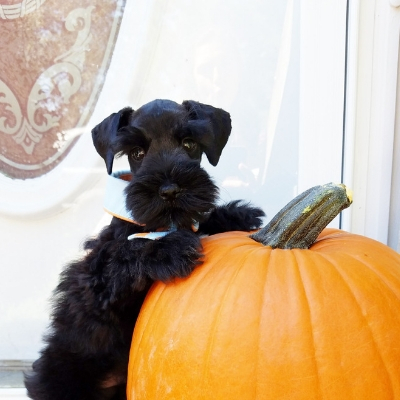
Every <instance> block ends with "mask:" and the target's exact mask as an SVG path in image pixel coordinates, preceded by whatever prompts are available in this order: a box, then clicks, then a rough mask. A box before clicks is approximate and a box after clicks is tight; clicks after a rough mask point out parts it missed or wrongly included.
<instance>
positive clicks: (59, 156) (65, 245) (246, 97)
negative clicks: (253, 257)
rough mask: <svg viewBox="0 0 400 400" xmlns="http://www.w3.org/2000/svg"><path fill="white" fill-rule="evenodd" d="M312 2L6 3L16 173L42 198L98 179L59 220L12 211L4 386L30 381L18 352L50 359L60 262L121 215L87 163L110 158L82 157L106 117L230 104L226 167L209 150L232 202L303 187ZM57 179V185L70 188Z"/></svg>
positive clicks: (5, 134)
mask: <svg viewBox="0 0 400 400" xmlns="http://www.w3.org/2000/svg"><path fill="white" fill-rule="evenodd" d="M28 4H29V6H28ZM299 7H300V5H299V2H298V1H292V0H285V1H282V0H269V1H261V0H251V1H247V2H243V1H239V0H235V1H230V2H226V1H223V0H206V1H202V2H195V1H187V0H171V1H168V2H165V1H163V0H153V1H148V2H140V1H139V0H136V1H134V0H132V1H130V2H128V3H127V4H125V2H124V1H117V2H113V1H107V0H92V1H79V2H76V1H72V0H71V1H68V2H67V1H64V2H54V1H51V0H47V1H45V0H36V1H31V2H20V1H18V0H15V1H13V0H0V18H1V24H0V50H1V54H2V56H1V57H0V148H1V154H0V171H1V174H2V176H0V178H1V179H2V182H3V183H2V184H4V182H5V183H6V184H7V185H9V187H10V188H18V190H20V191H21V193H22V195H21V196H20V197H22V198H23V200H22V201H25V202H26V206H27V207H28V205H29V202H31V201H32V196H36V197H38V198H39V199H40V196H41V193H45V192H44V189H43V187H44V185H47V182H48V181H49V180H50V181H51V178H52V177H54V176H57V175H56V174H57V173H59V172H60V171H63V170H68V171H70V172H71V171H72V172H71V174H70V176H71V179H72V180H73V179H75V178H74V177H75V176H77V175H74V174H75V173H76V171H78V173H82V174H87V175H88V177H89V178H88V179H89V180H92V181H91V183H90V184H88V185H87V187H86V189H85V190H83V191H82V192H79V193H75V192H73V191H72V190H71V196H73V198H74V199H75V200H73V201H72V202H71V203H68V204H67V202H66V203H65V204H64V203H63V204H60V205H59V208H58V209H57V210H58V211H57V213H56V212H53V214H51V212H49V216H48V217H47V218H46V219H43V218H42V219H40V220H39V221H36V220H35V219H34V218H32V219H29V220H24V219H22V220H21V219H14V217H13V218H10V217H9V216H5V217H4V216H2V217H1V223H2V230H1V232H0V240H1V243H3V246H4V247H3V248H2V253H3V254H4V257H5V260H9V262H10V264H11V266H12V267H11V268H9V267H8V266H7V263H2V265H1V267H0V271H1V279H0V326H1V330H0V359H1V360H4V362H3V363H2V364H1V367H0V385H3V386H21V385H22V379H21V374H20V373H19V372H15V371H21V370H22V369H25V368H26V363H24V362H21V363H18V362H17V361H15V362H8V361H7V360H32V359H34V358H36V357H37V355H38V351H39V349H40V348H41V346H42V343H41V335H42V333H43V332H44V331H45V327H46V326H47V324H48V318H49V317H48V315H49V306H48V300H49V298H50V295H51V291H52V289H53V288H54V287H55V285H56V282H57V277H58V274H59V271H60V270H61V268H62V266H63V264H65V263H66V262H67V261H68V260H71V259H74V258H76V256H77V254H78V250H79V243H81V242H82V241H83V239H84V238H85V237H86V236H87V235H90V234H92V233H93V232H94V230H98V229H99V228H100V227H101V226H102V225H103V224H104V223H106V221H108V219H107V218H105V219H104V220H103V219H102V218H103V214H102V197H103V190H104V180H105V176H106V171H105V168H104V166H103V162H102V161H101V162H100V161H99V162H98V164H96V165H97V166H98V167H97V169H96V168H95V169H93V170H91V169H88V170H86V169H85V170H84V171H81V170H80V167H81V165H82V163H83V162H84V159H85V158H86V157H88V158H90V157H93V158H96V157H97V155H95V152H94V150H93V147H92V146H91V145H90V144H88V146H87V156H86V153H84V152H82V154H84V155H83V156H82V157H81V156H79V157H78V156H77V154H81V153H78V150H77V147H78V146H79V144H82V143H86V142H85V140H86V139H85V138H87V137H90V130H91V129H92V127H93V125H94V124H95V123H98V122H100V120H101V119H103V118H105V117H106V116H108V115H109V114H111V113H112V112H116V111H118V110H119V109H121V108H122V107H124V106H127V105H130V106H132V107H133V108H138V107H139V106H141V105H142V104H144V103H146V102H148V101H150V100H153V99H155V98H168V99H172V100H174V101H177V102H179V103H180V102H182V101H183V100H187V99H193V100H196V101H200V102H203V103H207V104H211V105H213V106H216V107H220V108H223V109H225V110H226V111H228V112H230V114H231V118H232V125H233V130H232V134H231V138H230V140H229V142H228V145H227V147H226V148H225V150H224V152H223V154H222V157H221V161H220V163H219V164H218V166H217V167H212V166H210V165H209V164H208V163H207V160H206V159H205V157H204V160H203V163H204V165H206V168H207V169H208V171H209V172H210V174H211V175H212V176H214V177H215V179H216V181H217V183H218V185H219V186H220V188H221V198H222V200H223V201H229V200H233V199H244V200H246V201H251V202H252V203H254V204H255V205H258V206H261V207H262V208H263V209H264V210H265V211H266V213H267V215H268V217H269V218H271V217H272V216H273V215H274V213H275V212H277V211H278V210H279V209H280V208H281V206H282V205H284V204H285V203H286V202H287V201H289V200H290V199H291V198H292V197H293V195H294V194H295V193H296V185H297V164H298V130H299V129H298V126H299V14H300V10H299ZM87 143H90V140H89V141H87ZM81 147H82V146H81ZM79 151H82V149H80V150H79ZM97 158H98V157H97ZM97 158H96V159H97ZM68 162H69V164H67V163H68ZM96 162H97V161H96ZM67 165H68V166H67ZM100 165H101V168H100ZM117 165H118V166H120V167H121V168H124V167H126V164H125V163H124V162H123V161H121V162H119V163H117ZM71 168H72V169H71ZM99 180H101V181H99ZM54 181H58V179H54ZM96 182H101V183H102V184H99V185H98V186H95V183H96ZM52 184H54V185H55V186H54V189H53V191H54V192H57V190H61V189H65V188H64V186H65V184H64V182H56V183H52ZM57 185H59V186H57ZM32 188H33V189H32ZM23 193H29V195H26V197H25V195H24V194H23ZM42 200H43V202H47V201H48V198H47V195H46V196H45V195H43V198H42ZM51 207H55V205H49V209H50V208H51ZM60 211H63V212H62V213H60ZM17 213H18V211H16V214H17ZM21 213H23V209H21ZM11 375H12V376H11ZM15 376H16V377H17V378H16V379H14V377H15Z"/></svg>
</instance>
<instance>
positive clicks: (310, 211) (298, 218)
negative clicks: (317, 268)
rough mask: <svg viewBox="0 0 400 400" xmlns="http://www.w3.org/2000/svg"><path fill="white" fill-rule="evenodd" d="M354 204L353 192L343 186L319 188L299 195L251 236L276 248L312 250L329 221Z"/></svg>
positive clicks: (333, 184) (329, 185)
mask: <svg viewBox="0 0 400 400" xmlns="http://www.w3.org/2000/svg"><path fill="white" fill-rule="evenodd" d="M351 203H352V196H351V192H350V191H349V190H347V188H346V186H345V185H343V184H335V183H328V184H326V185H322V186H315V187H313V188H311V189H308V190H306V191H305V192H303V193H301V194H299V195H298V196H297V197H296V198H295V199H293V200H292V201H291V202H289V203H288V204H287V205H286V206H285V207H284V208H283V209H282V210H281V211H279V212H278V214H276V215H275V217H274V218H272V220H271V221H270V222H269V223H268V224H267V225H266V226H265V227H264V228H262V229H260V230H259V231H257V232H256V233H253V234H252V235H250V237H251V238H252V239H254V240H255V241H256V242H260V243H262V244H264V245H265V246H271V247H272V248H279V249H308V248H309V247H310V246H311V245H312V244H313V243H314V242H315V240H316V239H317V237H318V235H319V234H320V233H321V232H322V230H323V229H324V228H325V227H326V226H327V225H328V224H329V222H331V221H332V220H333V218H335V217H336V216H337V215H338V214H339V213H340V212H341V211H342V210H344V209H345V208H347V207H349V206H350V204H351Z"/></svg>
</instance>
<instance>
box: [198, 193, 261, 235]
mask: <svg viewBox="0 0 400 400" xmlns="http://www.w3.org/2000/svg"><path fill="white" fill-rule="evenodd" d="M263 217H265V213H264V211H263V210H261V208H258V207H254V206H252V205H251V204H249V203H243V202H242V201H240V200H235V201H232V202H230V203H227V204H224V205H222V206H218V207H217V208H215V209H214V210H213V211H212V212H211V213H210V215H209V218H208V219H207V220H206V221H204V222H202V223H201V224H200V228H199V231H200V232H201V233H205V234H209V235H213V234H215V233H221V232H228V231H251V230H254V229H258V228H259V227H260V226H261V225H262V222H263V221H262V218H263Z"/></svg>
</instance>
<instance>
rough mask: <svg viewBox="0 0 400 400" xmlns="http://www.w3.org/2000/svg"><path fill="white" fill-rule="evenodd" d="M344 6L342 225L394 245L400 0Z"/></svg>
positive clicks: (399, 224)
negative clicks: (345, 205)
mask: <svg viewBox="0 0 400 400" xmlns="http://www.w3.org/2000/svg"><path fill="white" fill-rule="evenodd" d="M349 11H350V12H349V42H348V43H349V48H348V69H347V77H348V79H347V82H348V84H347V91H346V92H347V107H346V135H345V153H344V154H345V156H344V165H345V168H344V181H345V182H346V183H348V184H349V186H351V187H352V189H353V191H354V204H353V206H352V207H351V208H350V210H349V213H347V214H346V216H345V219H344V228H345V229H346V230H350V231H352V232H354V233H358V234H362V235H365V236H368V237H371V238H373V239H376V240H379V241H381V242H383V243H389V244H390V245H391V246H392V247H394V248H397V249H398V231H399V228H400V215H399V214H398V213H399V212H398V211H396V210H397V209H398V208H399V207H398V206H396V205H395V204H394V201H395V200H396V199H397V198H396V199H395V197H394V195H395V190H394V189H395V186H397V192H398V191H399V189H400V188H399V183H396V182H393V183H392V176H393V174H392V171H393V159H394V150H395V149H394V140H395V122H396V93H397V85H398V82H397V80H398V66H399V32H400V1H399V0H374V1H361V0H350V9H349ZM397 151H398V150H397ZM391 203H392V215H391V213H390V210H391ZM390 221H392V223H390ZM389 230H391V235H390V236H389ZM396 238H397V239H396Z"/></svg>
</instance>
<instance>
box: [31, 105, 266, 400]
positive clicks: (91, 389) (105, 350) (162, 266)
mask: <svg viewBox="0 0 400 400" xmlns="http://www.w3.org/2000/svg"><path fill="white" fill-rule="evenodd" d="M230 131H231V122H230V116H229V114H228V113H227V112H226V111H223V110H221V109H217V108H214V107H212V106H209V105H205V104H201V103H197V102H194V101H185V102H183V103H182V105H179V104H177V103H175V102H172V101H168V100H155V101H153V102H151V103H148V104H146V105H144V106H143V107H141V108H139V109H138V110H137V111H133V110H132V109H131V108H125V109H123V110H121V111H120V112H118V113H115V114H112V115H111V116H109V117H108V118H106V119H105V120H104V121H103V122H101V123H100V124H99V125H98V126H96V127H95V128H94V129H93V131H92V135H93V142H94V145H95V147H96V149H97V151H98V153H99V154H100V155H101V156H102V157H103V158H104V160H105V163H106V167H107V171H108V173H109V174H110V173H111V172H112V165H113V160H114V156H116V155H127V156H128V160H129V163H130V168H131V171H132V175H133V178H132V180H131V182H130V183H129V185H128V186H127V189H126V207H127V209H128V210H129V211H130V212H131V213H132V214H133V216H134V218H135V221H137V223H138V224H135V223H130V222H126V221H124V220H122V219H118V218H113V220H112V222H111V223H110V225H109V226H107V227H105V228H104V229H103V231H102V232H101V233H100V234H99V236H98V237H97V238H94V239H90V240H88V241H87V242H86V243H85V249H86V250H87V253H86V255H85V256H84V257H83V258H82V259H81V260H79V261H76V262H74V263H71V264H70V265H68V266H67V268H66V269H65V270H64V271H63V272H62V274H61V280H60V283H59V285H58V286H57V288H56V290H55V293H54V299H53V313H52V320H51V326H50V331H49V333H48V334H47V336H46V338H45V341H46V343H47V345H46V347H45V348H44V349H43V350H42V352H41V357H40V358H39V359H38V360H37V361H35V363H34V364H33V372H32V373H31V374H29V375H27V376H26V379H25V384H26V387H27V389H28V395H29V396H30V397H31V398H32V399H36V400H103V399H126V394H125V384H126V374H127V365H128V355H129V347H130V343H131V338H132V333H133V328H134V325H135V321H136V319H137V316H138V313H139V310H140V307H141V305H142V303H143V300H144V297H145V295H146V293H147V291H148V289H149V288H150V286H151V284H152V282H153V281H154V280H162V281H170V280H172V279H174V278H176V277H186V276H188V275H189V274H190V273H191V271H192V270H193V268H195V267H196V266H197V265H199V264H201V262H202V254H201V251H202V249H201V243H200V237H199V233H200V234H214V233H218V232H224V231H230V230H251V229H255V228H258V227H259V226H260V225H261V217H262V216H263V215H264V213H263V212H262V211H261V210H260V209H258V208H253V207H251V206H250V205H248V204H242V203H240V202H238V201H236V202H232V203H228V204H227V205H225V206H218V207H217V206H216V201H217V196H218V188H217V187H216V186H215V184H214V183H213V181H212V180H211V178H210V177H209V175H208V174H207V173H206V171H205V170H204V169H202V168H201V167H200V160H201V156H202V154H203V153H205V154H206V156H207V158H208V160H209V161H210V163H211V164H212V165H214V166H215V165H217V163H218V160H219V157H220V155H221V152H222V149H223V148H224V146H225V144H226V142H227V140H228V137H229V134H230ZM196 224H198V225H199V230H198V232H194V231H193V225H196ZM159 228H162V229H171V232H170V233H168V234H167V235H166V236H164V237H162V238H160V239H158V240H147V239H133V240H128V239H127V238H128V236H130V235H132V234H134V233H140V232H146V231H154V230H157V229H159Z"/></svg>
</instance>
